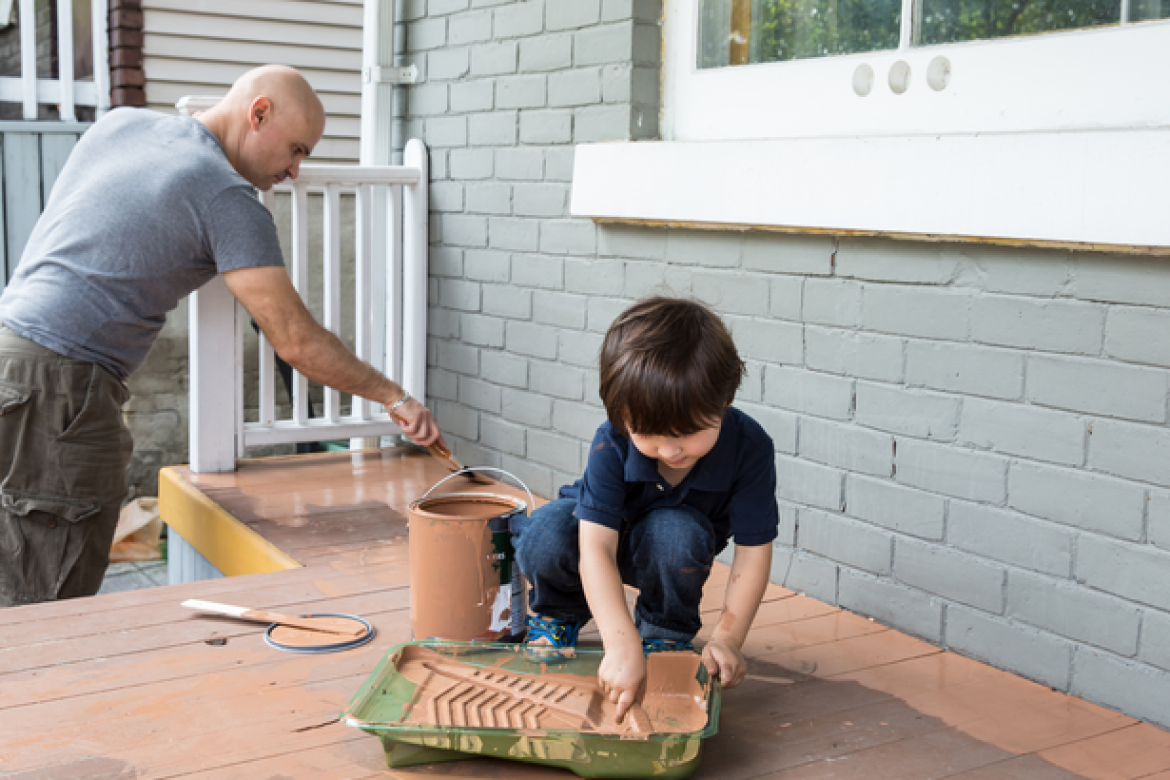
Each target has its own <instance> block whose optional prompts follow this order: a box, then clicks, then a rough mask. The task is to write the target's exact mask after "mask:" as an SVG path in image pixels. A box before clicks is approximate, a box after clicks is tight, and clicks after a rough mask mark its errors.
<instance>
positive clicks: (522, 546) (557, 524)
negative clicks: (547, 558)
mask: <svg viewBox="0 0 1170 780" xmlns="http://www.w3.org/2000/svg"><path fill="white" fill-rule="evenodd" d="M576 507H577V502H576V501H574V500H573V499H571V498H562V499H559V500H557V501H553V502H551V503H548V504H545V505H544V506H542V507H540V508H539V509H537V510H535V511H533V512H532V514H531V515H529V516H528V517H514V518H512V534H513V536H514V537H515V547H516V554H517V555H519V556H521V557H524V556H525V555H526V554H529V553H531V552H534V551H536V550H537V549H539V550H541V551H542V552H544V554H546V555H547V554H549V553H552V552H553V551H556V550H565V549H569V550H572V551H576V549H577V522H578V521H577V518H576V517H574V516H573V510H574V509H576Z"/></svg>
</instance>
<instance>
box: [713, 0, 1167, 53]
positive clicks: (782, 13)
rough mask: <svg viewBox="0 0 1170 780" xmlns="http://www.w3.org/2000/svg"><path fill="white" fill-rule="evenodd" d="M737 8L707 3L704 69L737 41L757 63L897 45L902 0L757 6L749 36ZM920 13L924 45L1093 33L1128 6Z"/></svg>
mask: <svg viewBox="0 0 1170 780" xmlns="http://www.w3.org/2000/svg"><path fill="white" fill-rule="evenodd" d="M1146 1H1147V0H1138V4H1139V6H1140V5H1141V3H1142V2H1146ZM735 5H738V3H733V2H732V0H700V4H699V67H701V68H712V67H721V66H725V65H728V64H731V63H730V62H729V60H730V54H729V52H730V49H731V43H732V41H747V42H748V45H749V59H748V61H749V62H752V63H756V62H781V61H784V60H797V59H806V58H809V57H826V56H830V55H834V54H852V53H855V52H865V51H881V50H889V49H896V48H897V46H898V38H899V27H900V25H901V21H902V3H901V1H900V0H752V3H751V19H752V22H751V29H750V31H749V30H735V29H732V27H733V23H732V10H733V6H735ZM1160 6H1161V3H1160V2H1159V9H1158V12H1157V13H1148V12H1146V11H1145V10H1144V6H1142V7H1141V8H1139V9H1137V12H1136V13H1135V14H1134V17H1135V18H1150V17H1156V16H1162V15H1163V14H1161V12H1160ZM919 7H920V8H921V11H920V13H921V15H922V16H921V23H920V25H919V28H920V29H919V39H918V40H917V41H915V43H916V44H921V45H927V44H934V43H953V42H958V41H974V40H982V39H988V38H1002V37H1006V36H1011V35H1025V34H1029V33H1039V32H1049V31H1053V30H1067V29H1073V28H1077V27H1092V26H1096V25H1102V24H1112V23H1116V22H1117V21H1118V19H1119V18H1120V15H1121V0H922V3H921V5H920V6H919ZM737 64H738V63H737Z"/></svg>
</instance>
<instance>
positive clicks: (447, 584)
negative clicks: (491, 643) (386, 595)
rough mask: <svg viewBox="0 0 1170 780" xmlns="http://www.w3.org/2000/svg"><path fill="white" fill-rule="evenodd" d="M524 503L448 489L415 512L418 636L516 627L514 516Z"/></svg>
mask: <svg viewBox="0 0 1170 780" xmlns="http://www.w3.org/2000/svg"><path fill="white" fill-rule="evenodd" d="M524 509H525V505H524V503H523V502H522V501H519V500H517V499H514V498H510V497H507V496H501V495H496V494H489V493H447V494H444V495H439V496H434V497H430V498H423V499H420V500H418V501H415V502H413V503H412V504H411V505H410V507H409V509H408V518H409V520H408V522H409V549H410V629H411V633H412V634H413V636H414V638H415V639H428V638H439V639H462V640H471V639H499V638H500V637H503V636H505V635H506V634H508V633H509V630H510V627H511V612H512V590H513V572H514V565H513V552H512V541H511V534H510V530H509V527H510V518H511V517H512V515H515V514H517V513H520V512H523V511H524Z"/></svg>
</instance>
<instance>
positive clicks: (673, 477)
mask: <svg viewBox="0 0 1170 780" xmlns="http://www.w3.org/2000/svg"><path fill="white" fill-rule="evenodd" d="M600 369H601V383H600V394H601V400H602V401H603V403H604V404H605V409H606V413H607V417H608V420H607V421H606V422H605V423H603V424H602V425H601V427H600V428H598V429H597V434H596V435H595V436H594V438H593V445H592V447H591V449H590V453H589V461H588V464H587V465H586V467H585V474H584V476H582V477H581V479H579V480H578V481H577V482H575V483H574V484H572V485H566V486H565V487H563V488H561V490H560V493H559V497H558V500H556V501H553V502H552V503H550V504H548V505H546V506H544V507H542V508H541V509H539V510H537V511H535V512H533V513H532V516H531V517H529V518H523V519H522V518H516V519H515V520H514V521H513V522H516V521H519V522H518V523H517V533H518V538H517V539H516V557H517V560H518V561H519V563H520V568H521V570H522V571H523V572H524V574H525V576H527V577H528V579H529V581H531V583H532V586H533V593H532V611H533V612H534V613H535V615H534V616H533V617H530V618H529V619H528V642H529V643H532V644H548V645H554V646H558V647H564V646H571V645H573V644H575V643H576V641H577V633H578V631H579V630H580V629H581V627H582V626H583V625H584V624H585V623H586V622H587V621H588V620H589V619H590V617H592V618H593V619H594V620H595V621H596V622H597V628H598V630H599V631H600V633H601V638H602V642H603V644H604V646H605V657H604V659H603V661H602V663H601V668H600V670H599V673H598V676H599V679H600V684H601V688H602V690H603V691H604V692H605V693H606V695H607V696H608V697H609V698H610V700H612V701H614V702H616V703H617V706H618V708H617V714H618V717H619V718H621V717H622V716H623V715H624V713H625V711H626V710H627V709H628V708H629V705H630V704H631V703H633V702H635V701H637V700H638V698H639V696H640V695H641V689H642V686H643V684H644V682H645V678H646V659H645V653H649V652H654V651H657V650H693V649H694V648H693V645H692V644H691V642H692V640H693V639H694V637H695V635H696V634H697V633H698V632H699V628H700V626H701V621H700V617H699V601H700V599H701V597H702V593H703V585H704V584H705V583H706V581H707V577H708V575H709V574H710V572H711V565H712V563H713V562H714V560H715V556H716V555H718V554H719V552H720V551H721V550H722V549H723V548H724V547H725V546H726V545H727V542H728V539H730V538H734V539H735V542H736V547H735V560H734V563H733V564H732V567H731V576H730V579H729V581H728V585H727V591H726V596H725V599H724V603H723V611H722V613H721V614H720V616H719V619H718V621H717V623H716V627H715V629H714V632H713V633H712V634H711V638H710V639H709V640H708V642H707V645H706V647H705V648H704V649H703V658H704V661H705V662H706V664H707V667H708V668H709V669H710V670H711V671H712V672H713V673H715V674H717V675H718V677H719V678H720V680H721V682H722V684H723V685H724V686H725V687H732V686H735V685H737V684H738V683H739V682H740V681H741V680H742V679H743V676H744V673H745V671H746V667H745V663H744V658H743V654H742V652H741V647H742V646H743V641H744V638H745V636H746V635H747V632H748V628H749V627H750V626H751V623H752V620H753V619H754V618H755V614H756V610H757V608H758V607H759V604H760V599H761V598H762V597H763V593H764V589H765V588H766V587H767V584H768V575H769V572H770V569H771V562H772V544H771V543H772V540H773V539H775V538H776V526H777V521H778V516H777V509H776V498H775V493H776V469H775V461H774V451H773V446H772V440H771V439H770V438H768V435H767V434H765V433H764V431H763V429H762V428H761V427H760V425H759V424H758V423H756V422H755V421H754V420H753V419H751V418H750V417H748V416H747V415H746V414H744V413H743V412H741V411H739V410H737V409H735V408H733V407H732V406H731V402H732V399H733V398H734V397H735V393H736V390H737V389H738V388H739V384H740V381H741V379H742V377H743V373H744V364H743V361H742V360H740V358H739V355H738V354H737V352H736V349H735V344H734V342H733V341H732V340H731V335H730V333H728V331H727V329H726V327H724V325H723V323H722V322H721V321H720V320H719V318H718V317H716V316H715V315H714V314H713V313H712V312H711V311H709V310H708V309H707V308H706V307H704V306H703V305H701V304H699V303H696V302H693V301H687V300H677V299H670V298H650V299H647V300H644V301H641V302H639V303H637V304H635V305H634V306H632V307H630V308H629V309H628V310H626V311H625V312H624V313H622V314H621V315H620V316H619V317H618V318H617V320H616V321H615V322H614V323H613V325H612V326H611V327H610V329H609V332H608V333H606V335H605V340H604V341H603V343H602V346H601V355H600ZM622 583H626V584H628V585H632V586H633V587H635V588H637V589H638V590H639V595H638V601H637V605H636V607H635V609H634V616H633V619H631V617H630V614H629V611H628V609H627V607H626V601H625V597H624V593H623V590H622Z"/></svg>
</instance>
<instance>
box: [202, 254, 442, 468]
mask: <svg viewBox="0 0 1170 780" xmlns="http://www.w3.org/2000/svg"><path fill="white" fill-rule="evenodd" d="M223 278H224V281H226V282H227V285H228V289H230V290H231V291H232V294H233V295H234V296H236V299H237V300H238V301H239V302H240V303H242V304H243V305H244V308H245V309H247V310H248V313H249V314H251V315H252V317H253V319H255V320H256V324H257V325H258V326H260V330H262V331H263V332H264V335H265V336H266V337H267V338H268V341H269V343H271V344H272V348H273V349H275V350H276V353H277V354H278V355H280V356H281V358H283V359H284V361H285V362H286V363H288V364H289V365H290V366H292V367H293V368H295V369H296V370H297V371H300V372H301V373H302V374H304V375H305V376H307V377H308V378H309V379H311V380H313V381H314V382H317V383H318V384H322V385H325V386H326V387H332V388H334V389H336V390H340V391H341V392H343V393H350V394H352V395H357V396H361V397H362V398H368V399H369V400H371V401H375V402H377V403H380V404H383V405H385V406H391V405H393V404H394V402H396V401H397V400H399V399H400V398H402V395H403V392H404V391H403V389H402V388H401V387H399V386H398V385H397V384H396V383H395V382H393V381H391V380H390V379H388V378H386V377H385V376H383V375H382V374H381V373H380V372H378V371H377V369H375V368H374V367H373V366H370V365H368V364H367V363H364V362H362V361H361V360H359V359H358V358H357V356H356V355H354V354H353V353H352V352H350V351H349V350H348V349H346V347H345V345H344V344H342V343H341V341H340V339H338V338H337V337H336V336H334V335H333V334H332V333H330V332H329V331H327V330H326V329H325V328H323V327H321V325H320V324H319V323H318V322H317V321H316V320H315V319H313V315H312V314H310V313H309V310H308V309H307V308H306V307H305V304H304V302H303V301H302V300H301V296H300V295H298V294H297V291H296V289H295V288H294V287H293V286H292V281H291V280H290V279H289V278H288V272H287V271H285V269H284V268H282V267H275V266H269V267H260V268H241V269H239V270H236V271H228V272H227V273H225V274H224V275H223ZM394 414H395V415H396V416H398V417H400V418H401V419H402V421H403V423H404V424H403V425H402V431H403V433H405V434H406V435H407V436H409V437H410V438H411V439H412V440H414V441H415V442H417V443H419V444H423V445H427V444H432V443H433V442H435V441H439V442H442V443H443V444H446V442H443V436H442V434H441V433H440V432H439V426H438V425H437V424H436V423H435V418H434V416H433V415H432V414H431V412H430V410H429V409H427V408H426V407H425V406H423V405H422V403H421V402H419V401H418V400H416V399H414V398H411V399H410V400H409V401H407V402H406V403H405V404H403V405H402V406H399V407H398V408H397V409H396V410H395V412H394Z"/></svg>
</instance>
